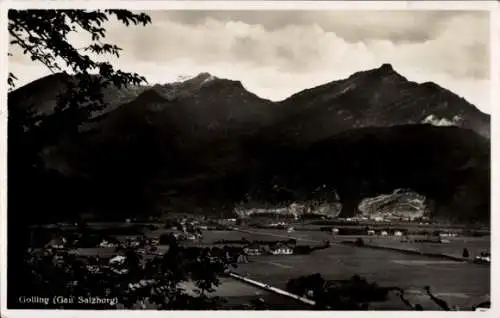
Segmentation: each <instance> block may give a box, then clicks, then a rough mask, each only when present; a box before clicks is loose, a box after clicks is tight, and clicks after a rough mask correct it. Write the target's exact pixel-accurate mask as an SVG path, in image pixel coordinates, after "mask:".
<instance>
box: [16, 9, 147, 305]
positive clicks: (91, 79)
mask: <svg viewBox="0 0 500 318" xmlns="http://www.w3.org/2000/svg"><path fill="white" fill-rule="evenodd" d="M111 18H114V19H116V20H117V21H119V22H121V23H123V24H124V25H126V26H129V25H147V24H149V23H150V22H151V19H150V17H149V16H148V15H146V14H144V13H133V12H129V11H126V10H96V11H87V10H10V11H9V12H8V31H9V35H10V46H11V48H20V49H21V51H22V54H25V55H27V56H29V57H30V58H31V60H32V61H33V62H35V63H42V64H43V65H45V66H46V67H47V68H48V69H49V70H50V71H51V72H52V73H57V74H58V76H59V77H60V78H62V79H63V81H62V82H63V83H64V85H65V87H64V88H63V89H62V90H61V93H60V95H59V96H58V99H57V105H56V108H55V109H54V112H53V113H52V114H50V115H41V114H39V113H37V112H36V111H34V107H32V106H33V105H23V106H24V107H22V108H19V107H18V108H11V107H9V112H8V136H9V138H8V163H9V166H8V174H9V178H8V202H9V206H8V211H9V213H8V229H9V231H8V239H9V242H10V244H9V249H8V253H9V264H8V267H9V268H16V269H17V270H16V271H13V270H10V271H9V273H8V274H9V282H16V281H17V282H19V281H20V280H22V277H23V274H24V273H23V270H22V268H23V267H22V264H20V263H22V257H23V256H22V255H23V253H24V251H25V250H26V247H27V246H28V244H29V242H28V238H29V234H28V232H27V225H29V224H30V223H37V222H39V221H41V220H43V221H50V220H48V219H47V217H45V215H47V214H46V213H44V208H46V207H49V206H50V207H51V209H52V210H56V211H50V213H48V214H49V215H54V216H57V215H61V214H62V213H65V211H64V208H63V207H64V206H67V205H65V204H64V203H67V202H71V200H72V193H70V192H69V190H68V189H73V190H74V189H78V187H79V186H81V185H79V184H78V182H77V181H74V182H73V183H74V184H72V181H71V180H67V179H66V180H65V182H64V183H63V182H61V180H62V178H63V176H61V175H60V174H58V173H56V172H50V171H49V172H47V171H46V170H44V167H43V163H42V161H41V153H42V151H43V150H44V149H46V148H47V147H49V146H51V145H55V144H57V143H58V142H59V141H60V140H61V139H62V138H64V137H65V136H69V135H75V134H77V133H78V132H79V127H80V125H81V124H82V123H85V122H86V121H88V120H90V118H91V115H92V113H93V112H95V111H98V110H100V109H103V108H104V107H105V102H104V99H103V89H104V88H106V87H110V86H115V87H118V88H121V87H125V86H129V85H139V84H141V83H144V82H145V81H146V80H145V78H144V77H142V76H140V75H139V74H135V73H127V72H124V71H121V70H119V69H115V68H114V67H113V66H112V65H111V64H110V63H108V62H101V61H98V60H96V59H95V58H93V57H92V56H96V55H114V56H117V57H119V56H120V51H121V49H120V48H119V47H118V46H116V45H115V44H113V43H107V42H105V38H106V27H105V23H106V22H107V21H108V20H110V19H111ZM75 32H78V33H81V34H87V35H89V37H90V39H91V41H90V42H89V45H88V46H86V47H80V48H78V47H75V46H73V45H72V44H71V43H70V41H69V36H70V35H71V34H72V33H75ZM16 79H17V78H16V75H15V74H12V73H9V77H8V85H9V86H10V89H11V90H13V89H14V88H15V81H16ZM49 190H50V191H52V192H54V193H58V195H59V198H60V200H57V201H59V202H46V201H47V200H48V199H47V195H45V194H46V193H47V191H49ZM73 205H74V203H73ZM59 210H60V211H59ZM66 212H67V211H66ZM12 242H15V244H16V246H15V248H14V247H13V245H12V244H13V243H12ZM16 286H17V287H16ZM8 288H9V296H12V297H9V305H10V304H12V302H11V301H12V300H14V301H15V297H16V295H17V292H16V291H17V289H21V290H22V289H24V287H23V286H22V284H19V283H15V284H8ZM14 289H15V290H14Z"/></svg>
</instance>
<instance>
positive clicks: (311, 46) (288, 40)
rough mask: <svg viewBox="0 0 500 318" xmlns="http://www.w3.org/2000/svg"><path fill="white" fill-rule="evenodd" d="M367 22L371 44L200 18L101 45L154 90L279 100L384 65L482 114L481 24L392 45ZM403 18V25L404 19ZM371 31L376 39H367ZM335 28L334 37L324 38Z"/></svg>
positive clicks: (306, 27) (314, 27)
mask: <svg viewBox="0 0 500 318" xmlns="http://www.w3.org/2000/svg"><path fill="white" fill-rule="evenodd" d="M337 14H338V13H337ZM370 17H371V18H370V19H368V20H367V23H370V28H368V30H371V31H370V32H371V33H374V34H377V37H375V38H373V37H371V38H370V37H368V39H365V40H363V41H361V40H358V41H354V42H353V41H352V40H346V39H345V37H346V36H344V37H342V36H340V35H339V34H345V33H346V30H348V29H349V27H351V26H352V22H350V21H352V20H349V19H348V18H346V16H344V19H343V20H342V19H341V20H337V21H336V24H335V23H334V24H335V25H333V26H332V25H330V26H328V27H326V26H325V24H324V23H323V24H321V23H319V22H318V23H312V22H311V23H303V21H302V23H296V24H293V23H292V22H293V21H292V22H288V23H283V24H282V25H281V26H279V27H273V28H269V27H266V26H264V25H261V24H250V23H247V22H243V21H231V20H228V19H220V20H218V19H215V18H207V19H202V20H199V22H198V23H182V22H179V21H177V20H172V19H163V20H156V21H155V20H153V25H151V26H148V27H147V28H146V29H143V28H125V27H120V26H113V27H111V28H110V29H109V36H108V37H109V40H110V41H113V42H116V43H117V44H118V45H119V46H121V47H122V48H123V49H124V52H123V56H122V58H121V59H120V60H116V59H115V60H114V61H113V63H114V64H116V65H117V66H120V67H121V68H123V69H125V70H128V71H134V72H138V73H141V74H142V75H145V76H146V77H147V78H148V80H149V81H150V82H154V83H165V82H169V81H173V80H176V79H177V78H178V77H179V76H180V75H191V74H196V73H200V72H210V73H213V74H214V75H216V76H218V77H226V78H231V79H235V80H241V81H242V82H243V84H244V85H245V86H246V88H247V89H249V90H250V91H252V92H254V93H256V94H257V95H259V96H261V97H265V98H269V99H273V100H280V99H283V98H286V97H288V96H289V95H291V94H293V93H295V92H297V91H300V90H302V89H305V88H310V87H312V86H315V85H319V84H322V83H325V82H329V81H332V80H336V79H341V78H345V77H347V76H349V75H350V74H352V73H354V72H357V71H360V70H364V69H369V68H375V67H379V66H380V65H381V64H382V63H391V64H392V65H393V66H394V68H395V69H396V71H398V72H399V73H401V74H402V75H404V76H405V77H407V78H408V79H409V80H413V81H417V82H425V81H433V82H436V83H437V84H439V85H441V86H443V87H445V88H448V89H450V90H451V91H453V92H455V93H457V94H458V95H461V96H463V97H465V98H466V99H467V100H468V101H470V102H471V103H473V104H475V105H476V106H478V108H480V109H481V110H482V111H485V112H488V113H489V112H490V109H491V107H490V105H489V104H490V101H489V88H490V86H489V79H488V78H489V61H488V60H489V45H488V41H489V34H488V26H489V22H488V21H487V20H484V18H480V17H478V16H476V15H473V14H470V15H464V14H461V15H460V19H459V18H458V17H454V16H452V15H451V16H450V17H449V18H447V19H443V20H442V21H441V20H440V21H439V23H437V22H435V21H434V20H433V21H434V23H433V26H434V29H433V31H432V34H428V36H427V37H426V40H423V41H420V40H419V41H407V42H405V41H397V42H395V41H392V40H390V37H387V39H384V38H383V35H384V34H389V33H390V32H389V31H390V28H395V26H398V25H403V20H402V19H400V18H398V17H395V18H394V19H393V20H391V18H390V16H388V15H381V17H378V18H377V14H372V13H371V14H370ZM405 17H406V18H408V17H409V15H408V12H406V13H405ZM308 19H309V20H311V17H310V14H309V17H308ZM309 20H307V21H309ZM323 20H324V17H323ZM342 21H345V23H344V22H342ZM354 21H356V22H357V24H356V25H357V26H358V27H356V30H357V31H356V32H357V37H358V38H361V36H360V34H359V33H360V32H362V30H361V29H360V28H359V25H362V23H363V21H359V20H354ZM415 21H419V22H421V21H424V20H422V18H419V19H416V20H415ZM342 23H344V24H342ZM349 23H351V25H349ZM377 25H379V26H380V28H379V31H373V29H374V28H375V26H377ZM406 26H407V27H406V28H405V30H407V32H408V33H409V34H410V33H412V32H413V33H415V32H417V31H418V30H419V25H418V24H417V23H412V22H411V21H410V23H407V24H406ZM425 27H426V26H425V25H422V26H420V28H425ZM438 27H439V28H438ZM335 28H337V29H338V30H340V31H338V32H334V31H332V30H333V29H335ZM327 29H328V30H327ZM367 32H368V31H367ZM398 32H399V31H398ZM429 32H430V31H429ZM429 32H427V33H429ZM424 33H425V32H424ZM77 40H78V39H77V38H75V41H77ZM23 65H25V63H19V61H17V62H13V63H11V65H10V66H11V69H12V71H14V72H16V73H18V75H19V76H20V78H21V79H22V80H23V82H28V81H31V80H33V79H35V78H37V77H39V76H40V75H41V74H43V73H42V71H41V68H40V67H38V68H37V67H35V66H33V65H30V66H23Z"/></svg>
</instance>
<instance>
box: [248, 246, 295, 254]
mask: <svg viewBox="0 0 500 318" xmlns="http://www.w3.org/2000/svg"><path fill="white" fill-rule="evenodd" d="M293 250H294V249H293V247H291V246H289V245H287V244H283V243H278V244H274V245H260V244H252V245H249V246H247V247H245V248H243V252H244V253H245V254H247V255H249V256H260V255H265V254H267V255H292V254H293Z"/></svg>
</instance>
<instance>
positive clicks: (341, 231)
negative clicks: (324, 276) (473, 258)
mask: <svg viewBox="0 0 500 318" xmlns="http://www.w3.org/2000/svg"><path fill="white" fill-rule="evenodd" d="M334 228H336V229H338V232H337V234H338V235H367V234H368V231H369V230H373V231H375V232H376V233H380V232H381V231H386V232H387V233H389V234H391V233H394V232H396V231H399V232H401V233H402V234H403V235H421V236H438V235H439V234H440V233H443V232H456V233H457V234H459V235H462V236H468V237H481V236H487V235H490V233H489V232H488V231H486V230H460V231H450V230H447V229H442V230H423V229H414V230H412V229H407V228H395V227H376V228H374V227H332V226H323V227H321V228H320V229H319V231H322V232H332V230H333V229H334Z"/></svg>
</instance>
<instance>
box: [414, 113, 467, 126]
mask: <svg viewBox="0 0 500 318" xmlns="http://www.w3.org/2000/svg"><path fill="white" fill-rule="evenodd" d="M461 122H462V117H460V116H458V115H456V116H453V119H452V120H449V119H447V118H438V117H437V116H436V115H434V114H431V115H429V116H427V117H425V119H424V120H422V121H421V123H422V124H431V125H434V126H440V127H445V126H459V125H460V123H461Z"/></svg>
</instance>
